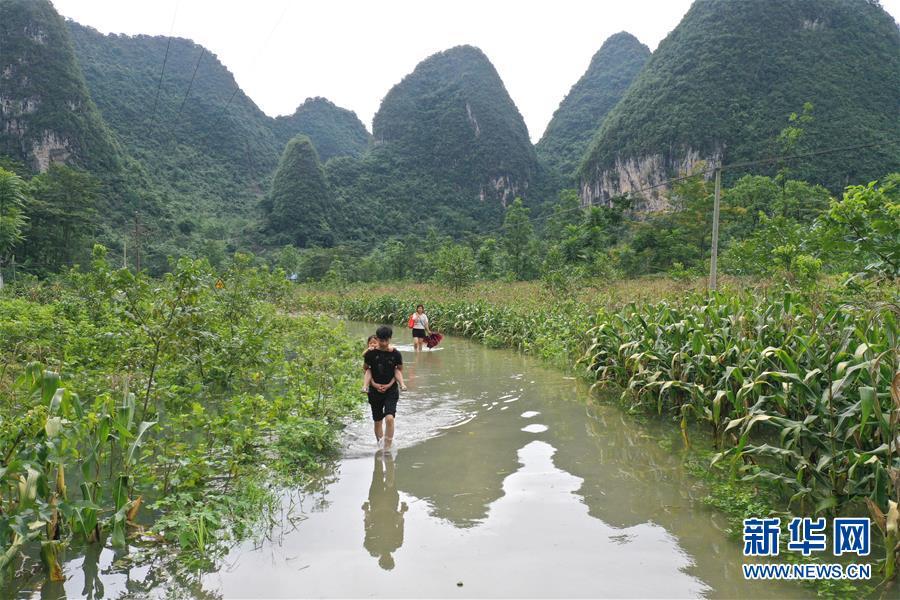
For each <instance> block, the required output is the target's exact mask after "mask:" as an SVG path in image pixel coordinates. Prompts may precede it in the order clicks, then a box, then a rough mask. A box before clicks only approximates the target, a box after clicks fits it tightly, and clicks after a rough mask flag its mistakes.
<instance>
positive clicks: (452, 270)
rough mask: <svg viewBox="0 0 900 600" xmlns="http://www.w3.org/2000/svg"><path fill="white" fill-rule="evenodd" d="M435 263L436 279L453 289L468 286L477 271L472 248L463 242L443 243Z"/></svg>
mask: <svg viewBox="0 0 900 600" xmlns="http://www.w3.org/2000/svg"><path fill="white" fill-rule="evenodd" d="M435 263H436V266H437V271H436V272H435V279H436V281H437V282H438V283H441V284H444V285H446V286H448V287H449V288H450V289H452V290H454V291H459V290H461V289H463V288H465V287H468V286H470V285H471V284H472V282H473V281H475V276H476V275H477V272H478V267H477V265H476V264H475V256H474V255H473V253H472V249H471V248H470V247H468V246H466V245H464V244H452V243H450V244H444V245H443V246H441V248H440V250H438V252H437V255H436V257H435Z"/></svg>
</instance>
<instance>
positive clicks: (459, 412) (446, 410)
mask: <svg viewBox="0 0 900 600" xmlns="http://www.w3.org/2000/svg"><path fill="white" fill-rule="evenodd" d="M473 403H474V401H473V400H472V399H468V398H464V399H463V398H460V397H459V396H456V395H455V394H453V393H450V392H448V393H445V394H434V393H426V392H424V391H423V390H414V391H410V392H407V393H404V394H402V395H401V396H400V402H399V403H398V404H397V424H396V432H395V433H394V438H395V439H394V446H395V447H397V448H408V447H409V446H414V445H416V444H418V443H421V442H424V441H425V440H427V439H429V438H432V437H436V436H438V435H440V434H441V432H443V431H445V430H447V429H452V428H453V427H459V426H460V425H463V424H465V423H467V422H469V421H471V420H472V419H473V418H474V417H475V413H473V412H472V410H471V407H472V405H473ZM343 437H344V447H343V455H344V456H345V457H347V458H353V457H359V456H369V455H370V454H371V453H372V451H373V450H375V434H374V432H373V431H372V415H371V413H370V410H369V406H368V405H365V406H364V407H363V415H362V417H361V418H359V419H357V420H355V421H353V422H351V423H349V424H348V425H347V428H346V429H345V430H344V436H343Z"/></svg>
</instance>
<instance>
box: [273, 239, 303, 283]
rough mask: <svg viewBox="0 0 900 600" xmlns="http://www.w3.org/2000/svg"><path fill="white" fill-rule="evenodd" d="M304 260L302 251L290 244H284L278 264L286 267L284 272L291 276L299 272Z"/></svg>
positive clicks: (283, 267)
mask: <svg viewBox="0 0 900 600" xmlns="http://www.w3.org/2000/svg"><path fill="white" fill-rule="evenodd" d="M302 260H303V257H302V256H301V254H300V251H299V250H297V249H296V248H295V247H294V246H291V245H290V244H288V245H287V246H284V247H283V248H282V249H281V251H280V252H279V253H278V266H279V267H281V268H282V269H284V272H285V273H287V274H288V275H289V276H290V275H292V274H295V273H297V271H298V270H299V269H300V262H301V261H302Z"/></svg>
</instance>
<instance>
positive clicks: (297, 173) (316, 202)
mask: <svg viewBox="0 0 900 600" xmlns="http://www.w3.org/2000/svg"><path fill="white" fill-rule="evenodd" d="M264 212H265V214H266V217H267V221H266V226H265V227H266V229H265V231H266V233H268V234H269V235H270V236H271V239H272V240H273V243H275V244H280V245H288V244H293V245H295V246H299V247H306V246H310V245H313V244H319V245H321V244H326V245H330V244H331V242H332V241H333V235H334V234H333V232H332V227H333V222H334V219H335V216H336V211H335V207H334V199H333V198H332V196H331V190H330V189H329V188H328V184H327V183H326V182H325V173H324V171H323V170H322V165H321V164H320V163H319V156H318V154H317V153H316V149H315V148H314V147H313V145H312V142H311V141H310V140H309V138H308V137H306V136H305V135H298V136H297V137H295V138H294V139H292V140H291V141H290V142H288V145H287V147H286V148H285V149H284V154H283V155H282V156H281V162H279V163H278V170H276V171H275V177H274V179H273V180H272V190H271V191H270V193H269V196H268V197H267V198H266V201H265V206H264Z"/></svg>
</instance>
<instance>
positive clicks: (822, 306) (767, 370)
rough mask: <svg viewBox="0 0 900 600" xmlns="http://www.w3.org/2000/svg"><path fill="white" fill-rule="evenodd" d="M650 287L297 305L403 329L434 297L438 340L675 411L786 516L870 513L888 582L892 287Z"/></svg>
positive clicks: (893, 431) (899, 468) (637, 407)
mask: <svg viewBox="0 0 900 600" xmlns="http://www.w3.org/2000/svg"><path fill="white" fill-rule="evenodd" d="M648 284H651V282H648V281H636V282H626V283H625V284H624V285H623V286H621V289H620V287H619V286H617V285H609V284H607V285H599V286H597V287H593V288H590V287H588V288H578V289H575V290H573V291H572V293H570V294H569V295H568V296H559V295H554V294H551V293H549V292H547V291H546V290H542V289H540V288H536V287H535V286H533V285H532V286H525V287H523V285H522V284H517V285H509V284H506V285H503V284H498V283H492V284H479V285H478V286H476V287H474V288H472V289H471V290H469V291H468V292H464V293H460V292H459V291H458V290H454V289H446V288H435V287H434V286H401V287H400V288H399V289H394V290H391V289H390V288H387V287H379V288H377V289H375V290H373V289H372V288H371V287H368V286H366V287H355V288H350V289H343V290H341V292H340V293H339V294H336V293H334V292H322V291H319V292H309V293H307V295H306V296H304V297H303V298H301V300H300V302H301V303H302V304H305V305H307V306H310V307H315V308H318V309H324V310H338V311H340V312H342V313H343V314H346V315H348V316H349V317H351V318H355V319H365V320H370V321H376V322H387V323H395V324H402V323H403V322H404V321H405V320H406V318H407V317H408V315H409V313H410V312H411V310H412V307H414V306H415V305H416V304H418V303H420V302H424V303H425V304H426V306H427V309H428V313H429V316H430V318H431V321H432V323H433V326H434V327H435V328H437V329H439V330H441V331H445V332H453V333H458V334H461V335H466V336H470V337H473V338H475V339H478V340H481V341H483V342H484V343H486V344H489V345H492V346H508V347H514V348H518V349H521V350H523V351H525V352H529V353H532V354H535V355H537V356H540V357H543V358H545V359H547V360H550V361H552V362H553V363H555V364H557V365H559V366H562V367H566V368H572V369H577V370H579V371H580V372H582V373H583V374H584V375H586V376H587V377H589V378H591V379H595V380H596V382H597V385H598V386H607V387H613V388H614V389H619V390H620V391H621V401H622V403H623V404H624V405H625V406H626V407H628V408H629V409H630V410H632V411H635V412H651V413H655V414H659V415H662V416H667V417H669V418H671V419H672V421H673V422H674V423H678V424H679V426H680V427H681V430H682V433H683V436H684V442H685V444H686V445H687V446H690V444H691V438H692V436H696V435H699V434H700V433H699V432H703V431H708V432H709V433H708V435H709V439H710V440H711V442H712V443H713V444H714V445H715V447H716V448H717V449H718V450H719V454H718V455H717V456H716V458H715V461H714V467H715V468H716V469H719V470H720V471H721V472H722V476H723V477H728V476H729V474H731V476H733V477H737V478H739V479H741V480H743V481H745V482H747V483H750V484H755V483H759V482H764V483H765V485H766V486H767V487H771V486H774V487H775V488H776V489H777V490H780V491H781V494H782V495H781V497H780V498H781V500H780V503H779V504H780V505H778V506H775V507H773V508H774V509H776V510H779V511H786V512H788V513H794V514H798V515H812V514H822V513H826V514H829V515H832V516H833V515H836V514H846V513H848V512H849V513H850V514H853V513H855V512H857V511H867V510H868V511H869V514H871V515H872V517H873V522H874V523H875V524H876V526H877V528H878V530H880V531H881V533H882V534H883V535H884V545H883V547H882V550H881V551H882V552H883V553H884V554H883V556H882V557H881V558H882V560H881V561H880V568H881V569H882V574H883V576H884V578H885V579H890V578H892V577H893V574H894V569H895V567H896V561H897V557H896V556H895V554H894V552H893V548H894V545H895V544H896V543H897V542H898V540H897V537H896V531H897V527H898V516H897V515H898V513H897V503H898V502H900V485H898V483H900V456H898V455H897V452H896V448H895V447H894V443H893V440H895V439H896V438H897V435H898V433H900V375H898V374H897V373H898V371H897V369H898V365H900V325H898V309H897V305H896V299H897V292H898V289H897V286H896V283H893V284H890V285H887V286H886V287H880V286H875V287H870V288H868V289H866V290H865V291H863V290H858V291H856V292H848V291H847V290H846V289H843V288H840V287H838V288H834V289H828V290H827V291H823V290H818V291H816V292H812V293H807V292H798V291H796V290H793V289H791V288H790V287H788V288H783V287H781V286H775V287H771V288H766V287H756V288H750V289H741V286H738V285H737V283H736V282H735V283H730V284H729V285H728V286H727V289H726V291H724V292H721V293H718V294H706V293H691V292H690V291H689V288H688V289H687V290H686V289H685V287H686V286H681V287H679V286H678V285H677V284H674V285H673V284H671V283H670V284H668V285H665V286H661V285H659V284H657V285H656V286H653V285H652V284H651V285H648ZM701 287H702V286H701ZM654 295H657V297H656V298H653V296H654ZM660 296H661V297H664V298H666V299H662V300H661V299H660ZM692 424H696V425H698V426H699V429H698V428H697V427H693V428H692V427H691V425H692ZM692 432H693V433H692ZM752 494H753V492H752V487H751V488H750V495H751V496H752ZM755 506H759V503H757V504H756V505H755ZM781 514H783V513H781ZM747 516H754V517H756V516H760V515H759V514H757V513H753V514H750V515H747Z"/></svg>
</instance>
